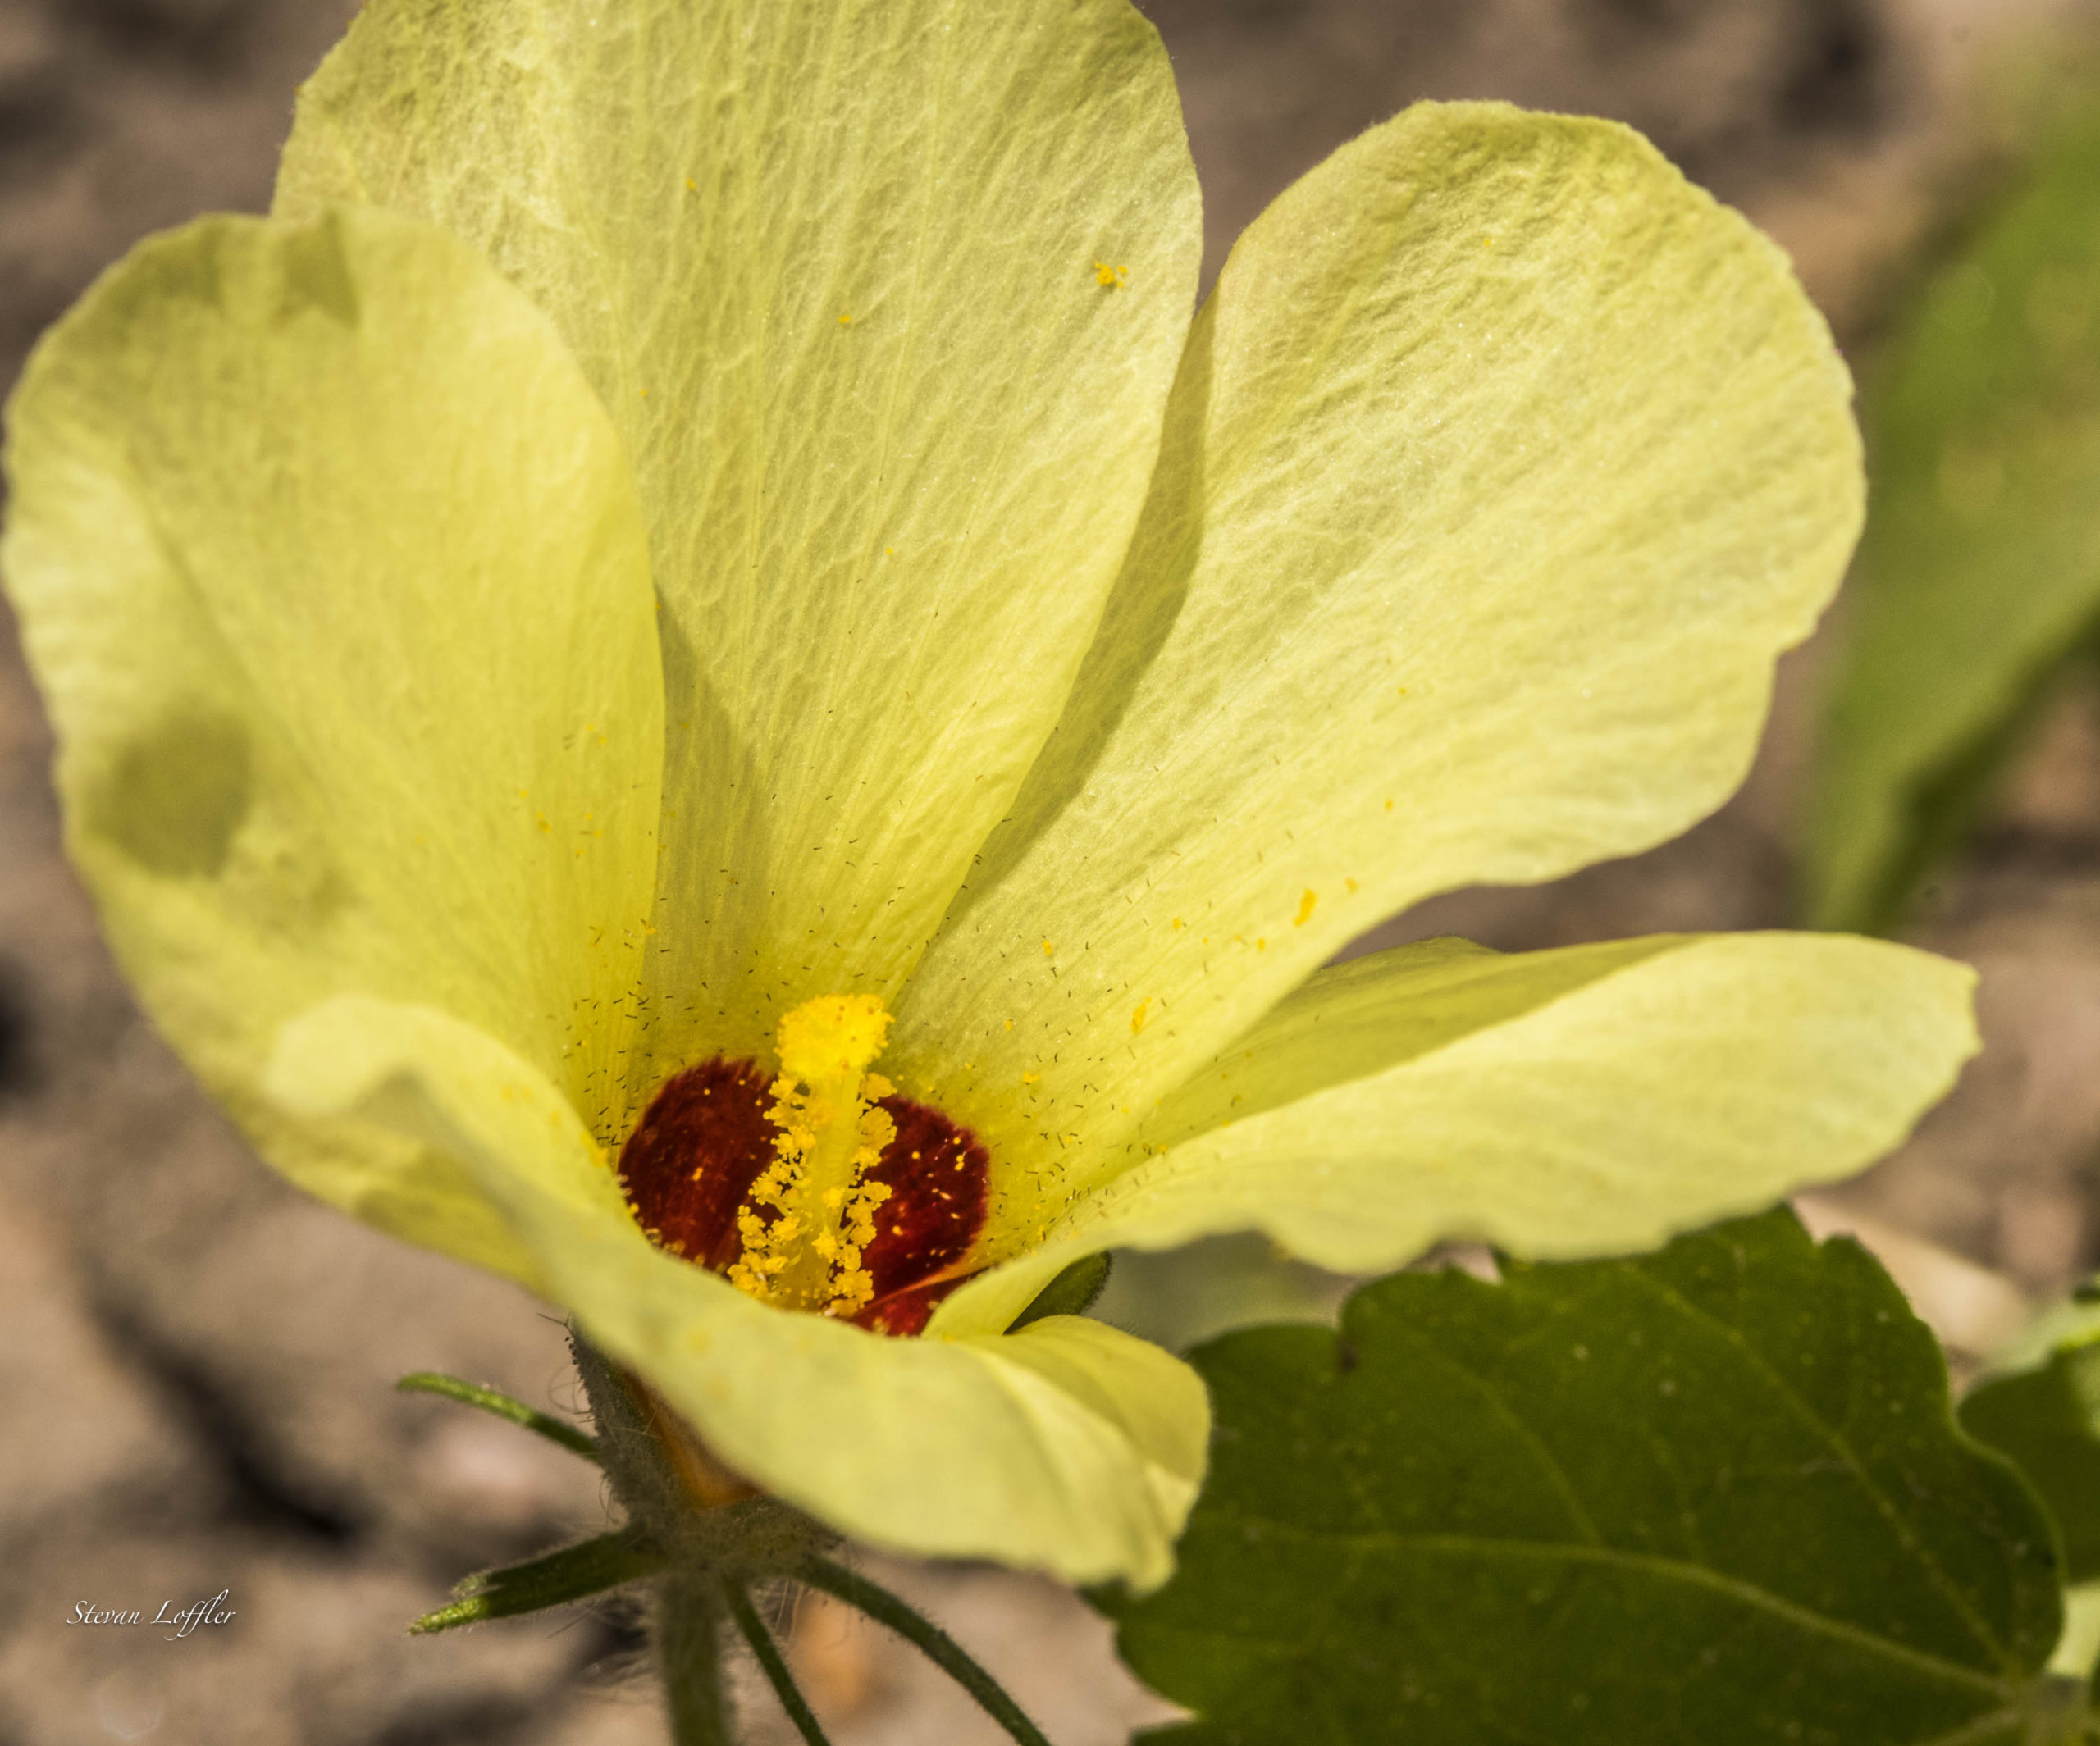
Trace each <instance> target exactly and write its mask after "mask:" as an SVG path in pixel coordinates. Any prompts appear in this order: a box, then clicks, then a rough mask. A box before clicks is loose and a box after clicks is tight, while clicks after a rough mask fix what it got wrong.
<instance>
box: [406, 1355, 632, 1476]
mask: <svg viewBox="0 0 2100 1746" xmlns="http://www.w3.org/2000/svg"><path fill="white" fill-rule="evenodd" d="M394 1386H395V1388H398V1389H399V1390H400V1391H401V1392H402V1393H404V1394H441V1395H443V1396H444V1397H445V1399H446V1400H448V1401H457V1402H459V1404H460V1405H461V1406H478V1407H480V1408H481V1410H482V1411H483V1412H492V1413H494V1414H495V1415H496V1417H498V1418H499V1419H508V1420H509V1421H510V1422H511V1423H512V1424H513V1425H518V1426H519V1427H521V1428H522V1429H525V1430H528V1431H536V1432H537V1433H538V1434H540V1435H541V1436H542V1437H544V1438H546V1439H547V1440H548V1441H549V1442H550V1443H559V1444H560V1445H561V1446H562V1447H564V1449H567V1450H569V1451H570V1452H572V1453H574V1454H577V1455H580V1456H582V1457H583V1458H584V1460H586V1461H596V1460H597V1459H598V1445H597V1443H596V1442H595V1441H594V1440H593V1439H592V1438H589V1437H587V1436H586V1435H585V1434H583V1433H582V1431H579V1430H578V1429H577V1428H576V1427H575V1426H574V1425H564V1424H563V1423H562V1422H561V1420H559V1419H557V1418H555V1416H554V1415H552V1414H550V1413H544V1412H540V1411H536V1410H535V1409H534V1408H532V1407H530V1406H527V1405H526V1404H525V1403H524V1402H523V1401H515V1400H513V1399H512V1398H511V1397H509V1395H507V1394H504V1393H501V1392H500V1391H499V1390H497V1389H495V1388H483V1387H482V1385H481V1384H479V1383H471V1382H468V1381H467V1380H466V1379H464V1378H463V1377H459V1376H446V1375H445V1374H441V1372H439V1371H436V1370H418V1371H417V1372H415V1374H413V1375H410V1376H404V1377H403V1378H402V1379H400V1381H399V1382H397V1383H395V1384H394Z"/></svg>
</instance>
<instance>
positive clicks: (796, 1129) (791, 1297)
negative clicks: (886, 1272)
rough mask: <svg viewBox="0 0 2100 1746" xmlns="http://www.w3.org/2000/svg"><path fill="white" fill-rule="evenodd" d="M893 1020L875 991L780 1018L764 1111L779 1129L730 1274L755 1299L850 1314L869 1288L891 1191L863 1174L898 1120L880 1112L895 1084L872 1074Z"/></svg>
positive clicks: (743, 1213)
mask: <svg viewBox="0 0 2100 1746" xmlns="http://www.w3.org/2000/svg"><path fill="white" fill-rule="evenodd" d="M889 1026H890V1015H889V1013H888V1010H887V1009H885V1008H884V1006H883V1003H882V1002H881V1001H879V1000H878V999H876V998H875V997H874V996H873V995H839V994H833V995H825V996H823V997H822V998H820V999H818V1000H815V1001H805V1002H803V1004H802V1005H800V1006H798V1007H797V1008H796V1009H795V1010H793V1011H792V1012H791V1013H789V1014H788V1016H787V1017H786V1018H784V1019H782V1020H781V1021H780V1030H779V1037H778V1042H779V1050H780V1077H779V1078H778V1079H776V1080H775V1081H774V1084H773V1106H772V1108H771V1109H770V1110H768V1111H767V1115H768V1119H769V1120H771V1122H772V1123H773V1124H774V1127H776V1128H778V1129H779V1130H780V1135H779V1137H778V1139H776V1140H775V1141H774V1153H775V1156H774V1161H773V1164H772V1165H771V1166H770V1167H769V1169H767V1170H766V1171H765V1174H763V1175H762V1176H760V1178H759V1179H758V1180H757V1181H756V1183H753V1184H752V1185H751V1193H750V1195H749V1196H748V1197H746V1200H745V1202H744V1205H743V1206H742V1209H741V1210H739V1211H738V1213H737V1228H738V1230H739V1231H740V1233H742V1238H743V1254H742V1258H741V1259H739V1260H738V1261H737V1264H736V1265H734V1266H733V1267H732V1268H731V1269H730V1270H729V1277H730V1279H732V1280H733V1281H734V1282H735V1283H737V1285H739V1286H741V1287H742V1288H743V1289H744V1290H746V1291H747V1292H751V1295H752V1296H754V1297H763V1298H765V1299H767V1300H768V1301H769V1302H775V1303H779V1304H782V1305H783V1306H787V1307H789V1308H792V1309H798V1310H817V1311H822V1312H823V1313H824V1314H825V1315H853V1314H854V1313H856V1311H859V1310H860V1309H861V1308H862V1307H863V1306H865V1304H866V1303H867V1302H868V1301H869V1299H870V1297H871V1296H872V1295H873V1294H874V1281H873V1280H872V1279H870V1278H869V1276H868V1272H867V1270H866V1269H865V1267H864V1266H862V1265H861V1252H862V1251H864V1250H865V1248H866V1247H867V1246H868V1245H869V1243H870V1242H873V1241H874V1235H875V1226H874V1215H875V1210H876V1209H877V1208H878V1207H879V1206H881V1205H882V1203H883V1201H886V1200H888V1198H889V1190H888V1188H885V1187H883V1185H882V1184H881V1183H871V1182H869V1181H867V1180H866V1179H865V1178H866V1174H867V1171H868V1169H870V1166H872V1165H874V1163H875V1162H876V1161H877V1160H879V1158H880V1157H881V1156H882V1155H883V1148H884V1147H887V1146H888V1144H889V1142H891V1141H892V1140H893V1139H895V1138H896V1137H897V1124H895V1123H894V1122H893V1121H892V1120H891V1119H889V1116H888V1115H887V1114H886V1113H885V1112H884V1111H883V1110H881V1109H879V1108H878V1107H877V1105H878V1104H879V1102H880V1101H881V1100H882V1099H883V1098H884V1097H887V1096H889V1095H890V1094H891V1092H893V1090H894V1089H895V1087H893V1086H892V1085H891V1084H890V1083H889V1082H888V1080H886V1079H884V1078H882V1077H881V1075H880V1074H871V1073H870V1072H869V1071H868V1069H869V1067H870V1065H871V1064H873V1063H874V1060H875V1057H876V1056H877V1055H880V1054H881V1053H882V1051H883V1043H884V1042H886V1041H887V1040H888V1036H889Z"/></svg>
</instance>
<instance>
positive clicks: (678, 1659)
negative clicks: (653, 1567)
mask: <svg viewBox="0 0 2100 1746" xmlns="http://www.w3.org/2000/svg"><path fill="white" fill-rule="evenodd" d="M656 1604H657V1615H656V1653H657V1655H658V1657H659V1658H660V1661H661V1662H662V1665H663V1669H664V1698H665V1700H666V1702H667V1703H668V1705H669V1709H670V1714H671V1739H672V1742H673V1746H734V1739H735V1737H734V1735H733V1734H732V1733H731V1731H730V1727H729V1718H728V1713H727V1711H726V1708H725V1706H724V1703H723V1701H722V1700H723V1690H722V1614H723V1595H722V1590H721V1587H720V1585H719V1584H718V1583H717V1582H716V1581H715V1580H714V1577H713V1576H712V1575H710V1574H707V1573H705V1572H691V1571H679V1572H678V1573H676V1574H674V1575H669V1576H667V1577H665V1578H664V1580H663V1581H662V1582H661V1583H660V1584H659V1585H658V1588H657V1591H656Z"/></svg>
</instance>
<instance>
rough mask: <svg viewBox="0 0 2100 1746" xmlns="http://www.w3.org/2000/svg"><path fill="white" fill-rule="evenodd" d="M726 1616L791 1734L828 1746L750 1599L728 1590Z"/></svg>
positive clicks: (808, 1742)
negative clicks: (761, 1674)
mask: <svg viewBox="0 0 2100 1746" xmlns="http://www.w3.org/2000/svg"><path fill="white" fill-rule="evenodd" d="M729 1614H730V1616H731V1617H732V1618H733V1619H735V1620H736V1621H737V1630H740V1631H742V1633H743V1634H744V1641H745V1642H746V1643H749V1644H750V1645H751V1653H752V1654H754V1655H756V1657H758V1664H759V1666H761V1667H763V1668H765V1676H766V1678H767V1679H769V1680H771V1681H772V1682H773V1691H774V1696H775V1697H777V1698H779V1700H780V1707H781V1708H783V1710H785V1711H787V1712H788V1720H789V1721H792V1722H793V1723H794V1725H795V1731H796V1732H797V1733H798V1734H800V1735H801V1736H802V1739H803V1740H804V1741H805V1742H806V1746H831V1743H830V1741H829V1740H827V1739H825V1738H824V1730H823V1728H822V1727H821V1726H819V1725H818V1722H817V1719H816V1716H815V1714H814V1713H813V1712H811V1710H810V1705H809V1700H808V1699H807V1698H804V1697H803V1695H802V1693H801V1688H800V1687H799V1686H797V1684H795V1675H793V1674H792V1673H790V1672H789V1671H788V1663H787V1662H786V1661H785V1660H783V1658H782V1657H781V1653H780V1650H779V1648H778V1645H777V1644H775V1643H774V1640H773V1633H772V1632H771V1631H769V1630H767V1629H766V1628H765V1620H763V1619H761V1618H760V1616H758V1608H757V1607H754V1606H752V1605H751V1596H750V1595H748V1594H747V1593H745V1592H744V1591H743V1590H742V1589H730V1590H729Z"/></svg>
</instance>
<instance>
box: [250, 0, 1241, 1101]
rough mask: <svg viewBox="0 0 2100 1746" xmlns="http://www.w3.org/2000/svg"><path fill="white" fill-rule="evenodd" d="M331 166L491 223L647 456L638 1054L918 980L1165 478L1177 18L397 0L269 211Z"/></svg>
mask: <svg viewBox="0 0 2100 1746" xmlns="http://www.w3.org/2000/svg"><path fill="white" fill-rule="evenodd" d="M338 198H355V199H360V200H370V201H373V202H377V203H381V204H383V205H386V206H390V207H401V208H404V209H405V210H408V211H411V212H417V213H419V214H422V215H423V216H425V217H429V218H432V219H435V220H436V221H439V222H441V223H443V224H445V225H447V226H450V227H451V228H453V229H454V230H457V231H459V233H460V234H461V235H464V236H467V237H469V238H471V239H473V241H474V242H475V243H476V244H478V245H480V246H481V247H482V248H485V249H486V250H487V252H488V253H489V254H490V256H491V258H493V259H494V260H495V262H497V263H498V264H499V265H500V267H502V269H503V270H504V271H505V272H506V273H508V274H509V275H510V276H512V277H513V278H514V280H516V281H517V282H518V284H519V285H522V286H523V287H524V288H525V289H527V291H528V292H529V293H530V294H532V297H533V298H535V299H536V300H537V301H538V302H539V303H541V306H542V307H543V308H546V310H547V311H548V312H550V314H551V315H552V316H553V317H554V319H555V321H556V323H557V324H558V325H559V326H560V328H561V330H562V331H563V332H564V334H565V335H567V336H568V340H569V341H570V343H571V344H572V345H573V347H574V349H575V350H576V352H577V353H578V356H579V357H580V358H582V360H583V363H584V367H585V369H586V371H587V373H588V374H589V375H590V376H591V381H593V382H594V383H596V385H597V387H598V389H599V391H600V393H601V394H603V396H604V397H605V403H606V404H607V405H608V406H609V408H611V410H612V413H613V417H614V421H615V422H616V423H617V424H618V425H619V428H620V430H621V431H622V432H623V435H625V437H626V439H627V440H628V445H629V448H630V449H631V451H632V454H633V455H634V457H635V464H636V468H637V476H638V477H639V479H640V481H641V495H642V499H643V502H644V504H645V506H646V512H647V515H648V521H649V540H650V549H651V556H652V558H653V561H654V564H655V576H656V582H657V586H658V588H659V589H660V591H661V594H662V596H663V600H664V609H665V610H664V663H665V675H666V680H667V686H668V695H669V722H668V727H669V754H668V759H667V770H668V776H667V780H666V785H665V795H666V799H665V808H666V823H665V833H664V834H665V839H666V841H667V844H668V846H669V852H668V854H667V856H666V859H665V861H664V873H663V881H662V887H661V893H660V896H661V909H660V917H659V922H660V930H661V937H660V941H659V942H658V945H657V949H656V950H655V953H654V954H653V955H651V959H650V960H649V962H650V968H651V972H652V977H651V989H652V992H653V998H654V999H655V1003H656V1019H657V1024H656V1028H655V1031H654V1033H652V1037H651V1047H652V1049H653V1051H654V1053H653V1054H651V1055H650V1056H648V1057H646V1059H645V1060H638V1062H637V1069H636V1077H637V1089H638V1090H646V1087H647V1084H648V1082H649V1080H650V1079H651V1076H652V1075H653V1074H655V1073H658V1072H660V1071H663V1070H668V1069H673V1068H676V1067H678V1066H680V1065H683V1064H685V1061H686V1060H687V1058H688V1057H690V1056H691V1055H694V1054H696V1053H702V1052H707V1051H712V1050H714V1049H721V1048H726V1049H728V1050H732V1051H738V1052H756V1051H762V1050H763V1049H764V1047H765V1045H766V1044H767V1042H769V1038H770V1035H771V1031H772V1027H773V1025H774V1022H775V1021H776V1020H777V1019H778V1015H779V1014H780V1013H781V1012H782V1011H783V1010H787V1009H788V1007H791V1006H792V1005H795V1004H796V1003H797V1002H798V1001H801V1000H803V999H805V998H807V997H809V996H814V995H822V994H829V993H835V992H861V991H864V990H865V991H867V992H877V993H882V994H885V995H887V994H888V993H890V992H893V991H894V989H895V987H896V986H897V983H898V982H899V980H900V978H902V976H903V975H904V973H906V971H907V970H908V969H910V967H911V964H912V963H913V962H914V961H915V959H916V957H917V955H918V954H919V952H920V950H921V949H922V947H923V946H924V941H925V940H926V939H927V937H928V936H929V934H930V933H931V932H933V930H934V926H935V924H936V923H938V920H939V919H940V915H941V913H942V911H943V908H944V907H945V906H946V905H947V900H948V899H949V897H950V896H951V895H952V892H953V891H954V890H955V888H956V885H957V883H958V882H960V880H961V878H962V877H963V874H964V872H965V870H966V868H967V867H968V865H969V863H970V855H972V853H973V852H974V851H975V850H976V849H977V848H978V846H979V845H980V844H981V842H982V841H983V840H984V837H985V836H986V834H987V833H988V832H989V831H990V829H991V828H992V827H993V825H994V824H995V823H997V822H998V819H999V818H1001V816H1002V814H1004V813H1005V812H1006V811H1007V808H1008V806H1009V805H1010V804H1011V800H1012V798H1013V795H1014V792H1015V790H1016V786H1017V785H1018V783H1019V782H1020V778H1021V777H1022V775H1023V773H1025V770H1026V768H1027V767H1028V765H1029V761H1030V760H1031V759H1033V758H1034V754H1035V752H1036V750H1037V749H1038V748H1039V746H1040V745H1041V744H1042V742H1043V739H1044V737H1045V736H1047V735H1048V732H1049V731H1050V728H1051V726H1052V723H1053V721H1054V720H1055V718H1056V716H1057V711H1058V709H1059V707H1060V705H1061V702H1062V700H1063V698H1064V696H1065V694H1066V691H1067V689H1068V688H1069V686H1070V684H1071V678H1072V675H1073V673H1074V672H1075V669H1076V667H1077V665H1078V663H1079V660H1080V656H1081V654H1082V653H1083V652H1084V645H1085V644H1086V641H1087V640H1088V638H1089V636H1090V635H1091V633H1092V631H1093V626H1094V623H1095V621H1096V618H1097V617H1098V613H1099V611H1100V608H1101V604H1102V602H1103V599H1104V598H1105V596H1106V595H1107V589H1108V586H1109V585H1110V583H1111V581H1112V578H1113V577H1114V574H1115V571H1116V565H1117V563H1118V561H1119V560H1120V558H1121V554H1122V552H1123V549H1124V548H1125V545H1126V544H1127V542H1128V540H1129V537H1130V530H1131V527H1132V526H1133V524H1134V521H1135V518H1136V516H1137V513H1138V509H1139V504H1140V502H1141V500H1142V499H1143V496H1144V490H1145V484H1146V481H1147V478H1148V476H1149V473H1150V471H1151V467H1152V464H1153V457H1154V454H1155V452H1156V449H1157V442H1158V437H1159V431H1160V426H1161V420H1162V416H1163V412H1164V408H1165V403H1166V392H1167V389H1168V386H1169V384H1170V381H1171V377H1172V375H1173V372H1174V368H1175V362H1176V358H1177V357H1178V356H1179V354H1180V347H1181V342H1182V340H1183V337H1184V335H1185V333H1186V331H1187V326H1188V320H1189V312H1190V309H1191V307H1192V305H1193V303H1194V292H1195V274H1196V267H1197V262H1198V253H1199V250H1200V238H1199V226H1198V212H1197V201H1196V193H1195V184H1194V173H1193V171H1192V169H1191V167H1190V165H1189V159H1188V153H1187V147H1186V144H1185V139H1184V137H1183V134H1182V130H1181V124H1180V107H1179V105H1178V103H1177V102H1176V97H1175V93H1174V85H1173V80H1172V76H1171V72H1170V71H1169V69H1168V66H1167V64H1166V56H1165V53H1164V52H1163V51H1162V49H1161V48H1160V45H1159V43H1158V39H1157V37H1156V35H1155V34H1153V30H1152V29H1151V27H1150V26H1149V25H1147V24H1146V23H1145V22H1144V21H1143V20H1142V19H1141V18H1140V17H1139V16H1138V15H1137V14H1136V13H1135V12H1134V11H1132V10H1131V9H1130V7H1129V6H1127V5H1126V4H1125V3H1124V0H1011V3H1002V4H999V5H984V4H983V3H981V0H765V3H763V4H757V3H751V0H744V3H733V0H705V3H703V0H675V3H674V0H605V4H603V5H599V6H580V5H577V4H575V3H573V0H511V3H508V4H504V5H501V6H462V5H459V4H458V3H457V0H375V3H374V4H372V5H371V6H369V7H367V9H366V11H365V12H364V14H363V16H362V17H361V18H360V19H359V20H358V23H357V24H356V25H355V26H354V28H353V29H352V30H351V31H350V33H349V36H348V38H347V39H345V42H344V43H343V44H342V45H341V46H340V48H338V49H337V50H336V52H335V53H334V54H332V55H331V57H329V59H328V61H327V62H326V64H325V65H324V66H323V67H322V70H321V71H320V73H319V74H318V75H317V76H316V77H315V78H314V80H313V81H312V83H311V84H309V85H308V87H307V89H306V90H305V92H304V94H303V96H302V98H301V102H300V105H299V120H298V124H297V126H296V128H295V129H294V134H293V136H292V139H291V143H290V147H289V148H288V150H287V153H286V156H285V165H284V169H283V171H282V175H281V180H280V182H279V186H278V195H277V207H278V210H279V211H280V212H304V211H306V210H309V209H310V208H311V207H313V204H314V203H316V202H317V201H322V200H328V199H338ZM1104 271H1105V272H1106V275H1107V280H1108V282H1107V283H1106V284H1104V283H1103V274H1104Z"/></svg>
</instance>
